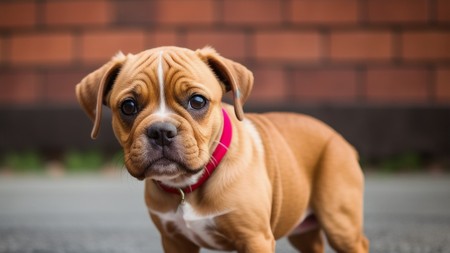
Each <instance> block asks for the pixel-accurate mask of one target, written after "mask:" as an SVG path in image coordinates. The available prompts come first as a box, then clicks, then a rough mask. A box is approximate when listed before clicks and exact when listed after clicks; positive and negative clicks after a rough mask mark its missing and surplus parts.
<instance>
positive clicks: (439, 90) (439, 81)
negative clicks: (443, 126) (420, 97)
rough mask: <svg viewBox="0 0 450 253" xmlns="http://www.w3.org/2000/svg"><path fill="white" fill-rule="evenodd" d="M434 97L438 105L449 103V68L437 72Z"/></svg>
mask: <svg viewBox="0 0 450 253" xmlns="http://www.w3.org/2000/svg"><path fill="white" fill-rule="evenodd" d="M435 97H436V99H437V101H438V102H440V103H447V104H448V103H450V67H445V68H440V69H438V70H437V77H436V94H435Z"/></svg>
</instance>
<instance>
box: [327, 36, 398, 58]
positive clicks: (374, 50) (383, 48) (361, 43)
mask: <svg viewBox="0 0 450 253" xmlns="http://www.w3.org/2000/svg"><path fill="white" fill-rule="evenodd" d="M330 39H331V41H330V58H331V59H332V60H339V61H367V60H369V61H373V60H389V59H390V58H391V57H392V54H393V38H392V35H391V34H390V33H389V32H385V31H342V32H332V33H331V36H330Z"/></svg>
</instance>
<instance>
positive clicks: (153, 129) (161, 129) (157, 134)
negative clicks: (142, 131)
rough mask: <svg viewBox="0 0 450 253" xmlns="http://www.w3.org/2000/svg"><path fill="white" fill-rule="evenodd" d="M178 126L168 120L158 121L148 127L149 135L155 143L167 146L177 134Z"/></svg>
mask: <svg viewBox="0 0 450 253" xmlns="http://www.w3.org/2000/svg"><path fill="white" fill-rule="evenodd" d="M177 133H178V131H177V128H176V127H175V126H174V125H173V124H171V123H167V122H156V123H154V124H152V125H151V126H150V127H149V128H148V129H147V136H148V138H149V139H150V141H151V142H152V143H153V144H156V145H158V146H161V147H162V146H167V145H169V144H170V143H172V141H173V139H174V138H175V136H177Z"/></svg>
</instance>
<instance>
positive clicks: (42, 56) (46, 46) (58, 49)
mask: <svg viewBox="0 0 450 253" xmlns="http://www.w3.org/2000/svg"><path fill="white" fill-rule="evenodd" d="M9 43H10V52H9V57H10V59H9V60H10V61H11V62H12V63H13V64H60V63H63V64H66V63H69V62H70V61H71V60H72V58H73V45H74V41H73V37H72V36H71V35H70V34H69V33H39V34H24V35H16V36H13V37H12V38H10V41H9Z"/></svg>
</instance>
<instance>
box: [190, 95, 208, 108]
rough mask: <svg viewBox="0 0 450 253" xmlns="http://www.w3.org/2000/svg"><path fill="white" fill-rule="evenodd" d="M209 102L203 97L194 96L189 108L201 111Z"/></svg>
mask: <svg viewBox="0 0 450 253" xmlns="http://www.w3.org/2000/svg"><path fill="white" fill-rule="evenodd" d="M207 102H208V101H207V100H206V98H205V97H203V96H201V95H194V96H192V97H191V98H190V99H189V108H191V109H194V110H200V109H202V108H203V107H205V106H206V104H207Z"/></svg>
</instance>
